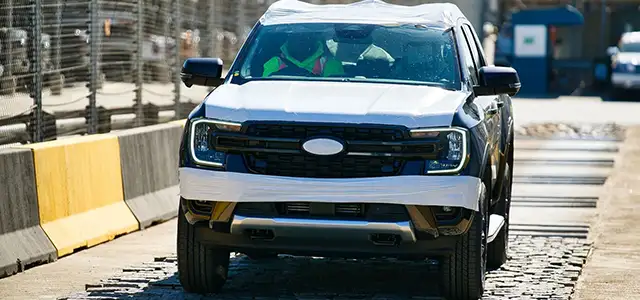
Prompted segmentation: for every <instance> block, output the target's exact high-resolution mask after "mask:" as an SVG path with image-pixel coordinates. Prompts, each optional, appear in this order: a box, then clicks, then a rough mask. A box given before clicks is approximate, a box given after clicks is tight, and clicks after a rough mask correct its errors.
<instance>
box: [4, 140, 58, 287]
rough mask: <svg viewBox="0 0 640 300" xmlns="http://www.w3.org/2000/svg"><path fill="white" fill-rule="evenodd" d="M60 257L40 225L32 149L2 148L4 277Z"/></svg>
mask: <svg viewBox="0 0 640 300" xmlns="http://www.w3.org/2000/svg"><path fill="white" fill-rule="evenodd" d="M56 258H57V257H56V249H55V248H54V247H53V244H51V241H50V240H49V238H48V237H47V236H46V234H45V233H44V231H43V230H42V228H41V227H40V219H39V214H38V199H37V195H36V182H35V173H34V165H33V154H32V153H31V150H29V149H4V150H0V278H2V277H5V276H9V275H12V274H15V273H17V272H20V271H22V270H24V269H26V268H28V267H29V266H32V265H37V264H42V263H47V262H51V261H53V260H55V259H56Z"/></svg>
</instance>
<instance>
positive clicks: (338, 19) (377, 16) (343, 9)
mask: <svg viewBox="0 0 640 300" xmlns="http://www.w3.org/2000/svg"><path fill="white" fill-rule="evenodd" d="M459 19H466V17H465V16H464V14H463V13H462V11H461V10H460V8H458V6H457V5H455V4H452V3H427V4H421V5H416V6H406V5H397V4H390V3H387V2H384V1H382V0H362V1H358V2H355V3H351V4H325V5H318V4H310V3H307V2H302V1H299V0H280V1H278V2H275V3H274V4H272V5H271V6H270V7H269V8H268V9H267V11H266V12H265V13H264V15H262V17H261V18H260V22H261V23H262V24H263V25H273V24H287V23H366V24H380V25H393V24H424V25H434V26H440V27H452V26H455V24H456V22H457V21H458V20H459Z"/></svg>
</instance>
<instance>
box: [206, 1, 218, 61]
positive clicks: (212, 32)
mask: <svg viewBox="0 0 640 300" xmlns="http://www.w3.org/2000/svg"><path fill="white" fill-rule="evenodd" d="M207 2H208V3H209V14H208V15H209V16H211V17H209V18H205V22H207V24H206V26H207V34H206V35H203V36H207V37H208V38H207V40H206V41H205V42H206V43H207V48H208V49H209V51H208V53H206V54H205V55H206V56H209V57H215V56H216V45H217V37H218V33H217V31H216V26H215V22H216V21H218V20H217V17H218V16H217V15H216V1H215V0H209V1H207Z"/></svg>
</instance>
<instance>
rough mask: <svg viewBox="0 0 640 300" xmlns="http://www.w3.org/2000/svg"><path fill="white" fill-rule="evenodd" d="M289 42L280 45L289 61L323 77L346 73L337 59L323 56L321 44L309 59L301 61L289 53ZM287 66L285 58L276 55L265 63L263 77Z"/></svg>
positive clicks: (283, 54)
mask: <svg viewBox="0 0 640 300" xmlns="http://www.w3.org/2000/svg"><path fill="white" fill-rule="evenodd" d="M288 44H289V42H286V43H285V44H284V45H282V47H280V50H281V51H282V56H283V57H284V58H285V59H286V60H287V61H288V62H291V63H293V64H295V65H296V66H298V67H299V68H302V69H305V70H307V71H309V72H310V73H313V74H315V75H319V76H323V77H328V76H332V75H341V74H344V68H343V67H342V63H341V62H340V61H338V60H336V59H333V58H327V57H326V56H323V55H324V50H323V48H322V46H321V45H318V50H316V52H315V53H314V54H313V55H311V56H309V57H308V58H307V59H305V60H304V61H302V62H301V61H299V60H297V59H295V58H294V57H292V56H291V55H289V51H288V50H287V46H288ZM286 67H288V65H287V62H286V61H285V60H284V59H282V58H281V57H279V56H274V57H272V58H271V59H269V61H267V62H266V63H265V64H264V71H263V72H262V77H269V76H270V75H271V74H273V73H275V72H278V71H280V70H282V69H284V68H286Z"/></svg>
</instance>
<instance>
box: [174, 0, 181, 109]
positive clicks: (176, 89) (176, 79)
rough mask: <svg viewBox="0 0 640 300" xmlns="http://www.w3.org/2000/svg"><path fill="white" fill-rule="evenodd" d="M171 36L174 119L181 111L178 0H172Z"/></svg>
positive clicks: (179, 13)
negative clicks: (174, 45)
mask: <svg viewBox="0 0 640 300" xmlns="http://www.w3.org/2000/svg"><path fill="white" fill-rule="evenodd" d="M173 6H174V7H173V26H174V27H173V30H174V32H173V36H174V37H175V39H176V51H175V53H174V55H175V60H176V62H175V64H174V65H173V69H174V72H173V87H174V88H173V97H174V98H173V102H174V106H175V116H174V119H176V120H178V119H180V118H182V111H181V105H180V72H181V71H182V59H181V55H180V52H181V49H182V30H181V28H182V18H181V14H182V13H181V12H180V0H173Z"/></svg>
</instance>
